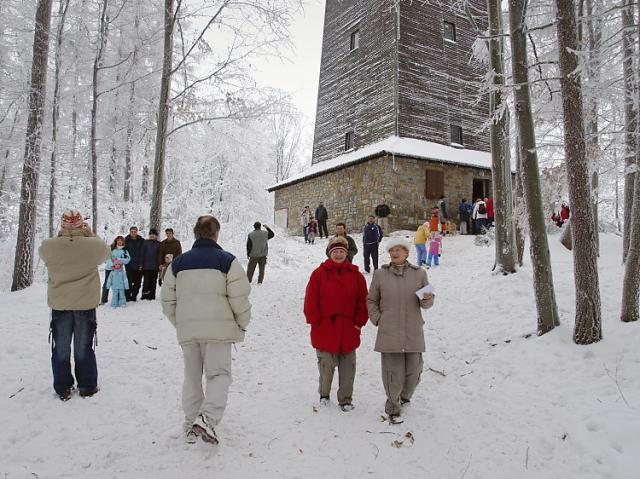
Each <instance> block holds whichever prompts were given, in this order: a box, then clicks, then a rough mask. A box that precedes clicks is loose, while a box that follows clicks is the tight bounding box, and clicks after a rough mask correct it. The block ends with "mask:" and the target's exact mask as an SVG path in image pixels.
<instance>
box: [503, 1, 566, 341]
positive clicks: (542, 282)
mask: <svg viewBox="0 0 640 479" xmlns="http://www.w3.org/2000/svg"><path fill="white" fill-rule="evenodd" d="M524 1H525V0H510V2H509V23H510V28H511V62H512V70H513V79H514V83H515V84H516V88H515V109H516V120H517V122H518V135H519V146H520V159H521V161H522V184H523V187H524V188H523V189H524V197H525V202H526V208H527V218H528V220H529V241H530V254H531V265H532V267H533V286H534V291H535V295H536V308H537V311H538V334H539V335H541V334H545V333H547V332H549V331H551V330H552V329H553V328H554V327H556V326H557V325H559V324H560V321H559V319H558V308H557V306H556V296H555V291H554V288H553V272H552V270H551V257H550V255H549V244H548V243H547V232H546V227H545V222H544V212H543V210H542V196H541V192H540V176H539V169H538V153H537V149H536V138H535V132H534V127H533V115H532V113H531V98H530V96H529V77H528V71H527V69H528V61H527V39H526V34H525V24H524Z"/></svg>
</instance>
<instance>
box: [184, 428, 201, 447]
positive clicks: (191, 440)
mask: <svg viewBox="0 0 640 479" xmlns="http://www.w3.org/2000/svg"><path fill="white" fill-rule="evenodd" d="M184 441H185V442H186V443H187V444H195V443H196V442H197V441H198V434H196V432H195V431H194V430H193V428H191V429H189V430H188V431H187V433H186V434H185V436H184Z"/></svg>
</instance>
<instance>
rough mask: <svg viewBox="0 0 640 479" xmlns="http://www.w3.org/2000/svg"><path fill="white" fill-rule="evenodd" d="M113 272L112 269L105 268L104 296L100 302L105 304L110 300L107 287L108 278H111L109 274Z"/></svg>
mask: <svg viewBox="0 0 640 479" xmlns="http://www.w3.org/2000/svg"><path fill="white" fill-rule="evenodd" d="M110 274H111V270H110V269H105V270H104V283H102V298H100V303H102V304H105V303H106V302H107V301H109V288H107V280H108V279H109V275H110Z"/></svg>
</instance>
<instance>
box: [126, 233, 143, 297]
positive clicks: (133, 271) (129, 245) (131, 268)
mask: <svg viewBox="0 0 640 479" xmlns="http://www.w3.org/2000/svg"><path fill="white" fill-rule="evenodd" d="M143 244H144V238H143V237H142V236H140V235H138V227H137V226H132V227H131V228H129V234H128V235H127V236H126V237H125V239H124V247H125V248H126V249H127V251H128V252H129V256H130V257H131V261H129V264H127V265H126V266H125V268H126V270H127V279H128V280H129V289H127V290H126V291H125V297H126V299H127V301H135V300H136V299H137V298H138V293H139V292H140V284H141V283H142V264H141V263H140V259H141V253H142V245H143Z"/></svg>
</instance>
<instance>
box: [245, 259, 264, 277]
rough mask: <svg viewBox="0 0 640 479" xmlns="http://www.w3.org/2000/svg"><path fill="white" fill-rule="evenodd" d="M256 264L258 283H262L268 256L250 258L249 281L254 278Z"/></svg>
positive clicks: (248, 267)
mask: <svg viewBox="0 0 640 479" xmlns="http://www.w3.org/2000/svg"><path fill="white" fill-rule="evenodd" d="M256 265H257V266H258V283H262V282H263V281H264V268H265V266H266V265H267V257H266V256H260V257H257V258H253V257H252V258H249V265H248V266H247V279H248V280H249V283H251V280H252V279H253V273H254V272H255V270H256Z"/></svg>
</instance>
